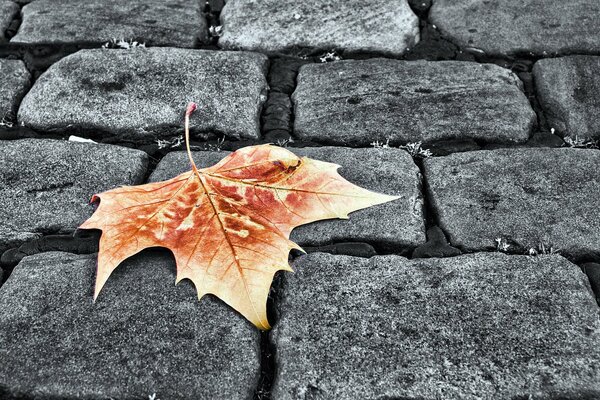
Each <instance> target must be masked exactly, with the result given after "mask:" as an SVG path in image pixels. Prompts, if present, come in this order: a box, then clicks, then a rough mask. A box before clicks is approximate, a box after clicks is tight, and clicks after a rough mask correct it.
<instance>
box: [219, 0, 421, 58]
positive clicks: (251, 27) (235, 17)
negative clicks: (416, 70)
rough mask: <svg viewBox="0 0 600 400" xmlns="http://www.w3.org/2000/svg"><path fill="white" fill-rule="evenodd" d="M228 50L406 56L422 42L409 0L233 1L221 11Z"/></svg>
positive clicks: (222, 40)
mask: <svg viewBox="0 0 600 400" xmlns="http://www.w3.org/2000/svg"><path fill="white" fill-rule="evenodd" d="M221 22H222V23H223V29H224V32H223V35H222V36H221V38H220V39H219V45H220V46H221V47H223V48H225V49H244V50H255V51H262V52H268V53H276V52H292V53H301V52H302V51H303V50H304V49H305V48H308V49H309V50H308V51H309V52H310V51H311V50H312V51H314V50H331V49H336V50H343V51H347V52H359V53H360V52H377V53H386V54H390V55H396V56H398V55H402V54H404V53H405V52H406V50H407V48H409V47H412V46H413V45H414V44H415V43H416V42H417V41H418V40H419V20H418V18H417V16H416V15H414V13H413V12H412V11H411V9H410V7H409V6H408V4H407V3H406V0H399V1H392V2H390V1H386V0H374V1H370V2H368V3H365V2H364V1H359V0H346V1H335V0H325V1H321V2H319V4H318V6H315V5H314V4H311V3H303V2H298V1H293V0H263V1H260V2H257V1H254V0H229V1H228V2H227V4H226V5H225V7H224V8H223V11H222V12H221Z"/></svg>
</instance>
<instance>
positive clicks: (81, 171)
mask: <svg viewBox="0 0 600 400" xmlns="http://www.w3.org/2000/svg"><path fill="white" fill-rule="evenodd" d="M147 163H148V157H147V155H146V153H144V152H142V151H139V150H133V149H128V148H124V147H119V146H111V145H100V144H90V143H74V142H67V141H59V140H46V139H24V140H15V141H0V221H2V224H0V253H2V252H3V251H4V250H6V249H8V248H10V247H16V246H19V245H20V244H22V243H24V242H26V241H29V240H32V239H37V238H39V237H41V236H42V235H43V234H51V233H66V232H72V231H74V230H75V229H76V228H77V227H78V226H79V225H80V224H81V223H83V221H85V220H86V219H87V218H89V216H90V215H91V214H92V212H93V211H94V208H93V206H92V205H90V204H89V201H90V199H91V197H92V195H93V194H95V193H100V192H103V191H105V190H108V189H112V188H115V187H118V186H121V185H133V184H138V183H140V182H141V181H142V180H143V178H144V175H145V173H146V165H147Z"/></svg>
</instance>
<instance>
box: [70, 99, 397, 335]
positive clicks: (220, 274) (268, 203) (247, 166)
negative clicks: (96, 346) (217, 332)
mask: <svg viewBox="0 0 600 400" xmlns="http://www.w3.org/2000/svg"><path fill="white" fill-rule="evenodd" d="M194 108H195V107H190V108H188V112H187V113H186V143H188V144H189V140H188V135H187V132H188V123H189V122H188V121H189V118H188V117H189V114H190V113H191V112H192V111H193V109H194ZM188 154H189V156H190V161H191V163H192V169H191V171H189V172H186V173H183V174H181V175H179V176H176V177H175V178H172V179H169V180H167V181H164V182H157V183H150V184H145V185H140V186H126V187H121V188H117V189H113V190H109V191H107V192H104V193H101V194H98V195H95V196H94V198H93V199H92V201H96V200H100V205H99V207H98V209H97V210H96V212H95V213H94V215H93V216H92V217H91V218H90V219H88V220H87V221H86V222H85V223H84V224H83V225H81V228H83V229H101V230H102V236H101V239H100V249H99V253H98V270H97V276H96V288H95V293H94V299H95V298H96V297H97V296H98V294H99V293H100V290H101V289H102V287H103V286H104V284H105V283H106V281H107V280H108V277H109V276H110V274H111V273H112V271H114V269H115V268H117V266H118V265H119V264H120V263H121V262H122V261H123V260H125V259H126V258H128V257H130V256H132V255H134V254H136V253H138V252H140V251H142V250H143V249H146V248H149V247H156V246H160V247H166V248H168V249H170V250H171V251H172V252H173V254H174V256H175V260H176V264H177V279H176V281H177V282H179V281H181V280H182V279H186V278H187V279H190V280H191V281H192V282H193V283H194V285H195V286H196V290H197V291H198V298H201V297H202V296H204V295H205V294H207V293H212V294H214V295H215V296H217V297H219V298H220V299H222V300H223V301H224V302H225V303H227V304H229V305H230V306H231V307H233V308H234V309H236V310H237V311H239V312H240V313H241V314H242V315H243V316H244V317H246V318H247V319H248V320H250V321H251V322H252V323H253V324H255V325H256V326H257V327H258V328H260V329H269V323H268V321H267V314H266V302H267V296H268V293H269V288H270V286H271V282H272V279H273V275H274V274H275V273H276V272H277V271H279V270H286V271H291V268H290V266H289V264H288V255H289V251H290V250H291V249H299V250H300V247H299V246H298V245H296V244H295V243H294V242H292V241H290V240H289V235H290V232H291V231H292V229H294V227H296V226H299V225H303V224H307V223H310V222H313V221H318V220H322V219H328V218H348V213H350V212H352V211H355V210H359V209H362V208H366V207H369V206H372V205H375V204H380V203H384V202H387V201H390V200H393V199H395V197H393V196H387V195H383V194H377V193H373V192H370V191H368V190H365V189H362V188H360V187H358V186H355V185H353V184H351V183H350V182H348V181H346V180H345V179H344V178H342V177H341V176H340V175H339V174H338V173H337V171H336V170H337V168H338V167H339V166H338V165H336V164H331V163H326V162H322V161H317V160H312V159H309V158H306V157H303V158H300V157H298V156H296V155H294V154H293V153H292V152H290V151H288V150H286V149H284V148H281V147H277V146H272V145H259V146H249V147H245V148H242V149H240V150H238V151H236V152H234V153H231V154H230V155H228V156H227V157H225V158H224V159H223V160H221V161H220V162H219V163H217V164H216V165H214V166H212V167H210V168H204V169H197V168H196V166H195V164H194V163H193V160H192V158H191V153H190V152H189V145H188Z"/></svg>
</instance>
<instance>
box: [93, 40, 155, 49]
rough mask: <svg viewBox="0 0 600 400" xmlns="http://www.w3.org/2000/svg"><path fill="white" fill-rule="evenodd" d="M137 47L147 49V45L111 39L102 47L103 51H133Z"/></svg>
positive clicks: (133, 41)
mask: <svg viewBox="0 0 600 400" xmlns="http://www.w3.org/2000/svg"><path fill="white" fill-rule="evenodd" d="M136 47H146V44H145V43H140V42H136V41H135V40H125V39H116V38H113V39H110V40H109V41H108V42H106V43H104V44H103V45H102V48H103V49H125V50H128V49H133V48H136Z"/></svg>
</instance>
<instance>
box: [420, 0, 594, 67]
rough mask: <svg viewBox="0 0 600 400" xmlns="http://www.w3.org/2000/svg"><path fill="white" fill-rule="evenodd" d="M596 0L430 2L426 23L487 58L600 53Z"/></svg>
mask: <svg viewBox="0 0 600 400" xmlns="http://www.w3.org/2000/svg"><path fill="white" fill-rule="evenodd" d="M599 17H600V3H599V2H598V1H597V0H572V1H545V0H503V1H488V0H434V1H433V6H432V7H431V10H430V11H429V19H430V21H431V22H432V23H433V24H435V25H436V26H437V27H438V29H439V30H440V31H441V32H442V35H444V36H446V37H448V38H449V39H450V40H452V41H453V42H456V43H457V44H459V45H460V46H462V47H463V48H465V47H472V48H476V49H480V50H483V51H484V52H486V53H488V54H489V55H508V54H510V55H512V54H517V55H518V54H524V55H531V54H534V55H544V54H546V53H550V54H554V53H590V52H596V53H597V52H599V51H600V36H599V35H598V18H599Z"/></svg>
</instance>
